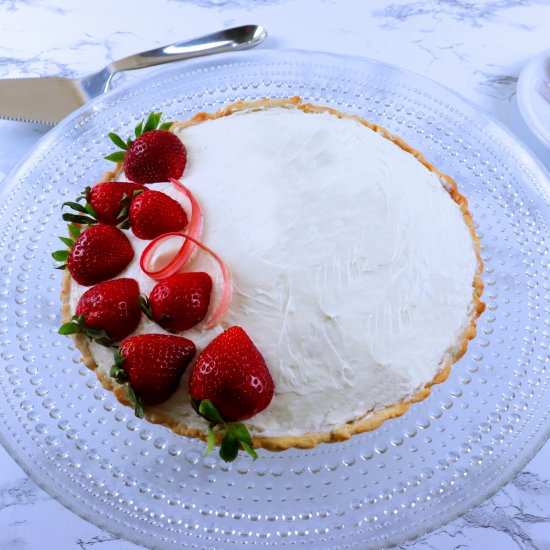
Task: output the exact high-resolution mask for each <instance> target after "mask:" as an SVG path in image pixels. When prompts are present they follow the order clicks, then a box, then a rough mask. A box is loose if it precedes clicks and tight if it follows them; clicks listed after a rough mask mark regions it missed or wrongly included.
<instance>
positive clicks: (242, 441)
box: [192, 399, 258, 462]
mask: <svg viewBox="0 0 550 550" xmlns="http://www.w3.org/2000/svg"><path fill="white" fill-rule="evenodd" d="M192 404H193V407H194V408H195V410H196V411H197V412H198V413H199V414H200V415H201V416H202V417H203V418H205V419H206V420H208V421H209V425H208V443H207V447H206V455H209V454H210V453H211V452H212V450H213V449H214V444H215V442H216V436H215V432H214V428H216V427H220V428H221V429H222V430H225V433H224V435H223V438H222V441H221V445H220V451H219V454H220V458H221V459H222V460H223V461H225V462H233V461H234V460H235V459H236V458H237V456H238V454H239V450H243V451H246V452H247V453H248V454H249V455H250V456H251V457H252V458H253V459H254V460H256V459H257V458H258V455H257V454H256V451H255V450H254V444H253V442H252V437H251V436H250V432H249V431H248V428H247V427H246V426H245V425H244V424H243V423H242V422H226V421H225V420H224V419H223V418H222V417H221V415H220V413H219V411H218V409H217V408H216V406H215V405H214V403H212V401H210V400H209V399H203V400H202V401H200V402H198V403H197V402H196V401H194V400H192Z"/></svg>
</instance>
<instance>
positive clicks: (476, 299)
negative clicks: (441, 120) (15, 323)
mask: <svg viewBox="0 0 550 550" xmlns="http://www.w3.org/2000/svg"><path fill="white" fill-rule="evenodd" d="M273 107H279V108H288V109H300V110H301V111H304V112H306V113H322V112H325V113H330V114H332V115H334V116H336V117H338V118H349V119H352V120H356V121H357V122H359V123H361V124H363V125H364V126H367V127H368V128H370V129H371V130H373V131H375V132H377V133H378V134H380V135H381V136H383V137H384V138H386V139H389V140H390V141H392V142H393V143H395V144H396V145H397V146H399V147H400V148H401V149H403V150H404V151H406V152H408V153H410V154H411V155H413V156H414V157H415V158H416V159H417V160H418V161H419V162H420V163H422V164H423V165H424V166H425V167H426V168H427V169H428V170H430V171H431V172H434V173H435V174H437V175H438V176H439V178H440V180H441V184H442V185H443V186H444V187H445V189H446V190H447V191H448V193H449V195H450V196H451V198H452V200H453V201H454V202H455V203H456V204H457V205H458V206H459V208H460V210H461V212H462V216H463V218H464V222H465V223H466V225H467V227H468V229H469V231H470V234H471V236H472V240H473V243H474V250H475V254H476V258H477V268H476V273H475V276H474V279H473V282H472V304H471V308H470V312H469V317H470V324H469V326H468V327H467V328H466V330H465V331H464V332H463V334H462V335H461V336H460V338H459V339H458V340H457V342H456V344H455V345H454V346H453V347H452V349H450V350H449V352H448V359H447V360H446V362H445V363H444V364H443V365H442V367H441V369H440V370H439V372H438V373H437V375H436V376H435V377H434V378H433V379H432V381H431V382H429V383H427V384H426V385H425V386H424V387H422V388H420V389H418V390H417V391H416V393H415V394H414V395H412V396H411V397H409V398H408V399H405V400H403V401H401V402H398V403H394V404H392V405H389V406H387V407H384V408H381V409H375V410H372V411H368V412H367V413H366V414H364V415H363V416H362V417H360V418H357V419H356V420H353V421H350V422H347V423H345V424H342V425H341V426H338V427H337V428H335V429H333V430H330V431H327V432H322V433H306V434H303V435H299V436H277V437H265V436H253V442H254V447H256V448H264V449H268V450H270V451H283V450H286V449H289V448H292V447H294V448H299V449H311V448H313V447H316V446H317V445H319V444H320V443H333V442H338V441H345V440H347V439H349V438H350V437H351V436H353V435H355V434H359V433H363V432H369V431H372V430H375V429H376V428H378V427H379V426H380V425H381V424H383V423H384V422H385V421H386V420H388V419H390V418H396V417H398V416H401V415H403V414H404V413H405V412H406V411H407V410H408V408H409V407H410V405H411V404H412V403H417V402H419V401H423V400H424V399H426V398H427V397H428V396H429V395H430V392H431V388H432V386H433V385H435V384H440V383H442V382H444V381H445V380H447V378H448V376H449V374H450V372H451V367H452V366H453V364H454V363H456V362H457V361H458V360H459V359H460V358H461V357H462V356H463V355H464V354H465V353H466V349H467V347H468V342H469V340H471V339H473V338H474V337H475V335H476V322H477V319H478V318H479V316H480V315H481V314H482V313H483V311H484V309H485V304H484V303H483V302H482V301H481V294H482V292H483V282H482V279H481V273H482V272H483V262H482V260H481V256H480V243H479V237H478V236H477V234H476V232H475V228H474V223H473V220H472V216H471V214H470V212H469V210H468V202H467V200H466V198H465V197H464V196H463V195H461V194H460V192H459V191H458V187H457V184H456V182H455V181H454V180H453V179H452V178H451V177H449V176H448V175H446V174H443V173H442V172H440V171H439V170H438V169H437V168H436V167H435V166H433V165H432V164H430V163H429V162H428V161H427V160H426V158H425V157H424V155H423V154H422V153H420V152H419V151H417V150H416V149H413V148H412V147H410V146H409V145H408V144H407V143H406V142H405V141H403V140H402V139H401V138H399V137H397V136H394V135H393V134H391V133H390V132H388V131H387V130H386V129H385V128H383V127H382V126H379V125H376V124H373V123H371V122H369V121H367V120H365V119H363V118H360V117H358V116H356V115H348V114H345V113H342V112H341V111H338V110H336V109H332V108H330V107H320V106H317V105H312V104H310V103H303V102H302V100H301V98H300V97H291V98H288V99H261V100H257V101H249V102H245V101H239V102H236V103H233V104H231V105H228V106H226V107H224V108H222V109H220V110H219V111H217V112H215V113H204V112H201V113H198V114H196V115H195V116H193V117H192V118H191V119H189V120H187V121H178V122H175V123H174V124H173V126H172V130H182V129H184V128H187V127H189V126H193V125H196V124H200V123H201V122H204V121H206V120H213V119H217V118H221V117H225V116H229V115H231V114H233V113H236V112H239V111H258V110H263V109H269V108H273ZM120 169H121V165H120V164H119V165H117V167H116V169H115V170H114V171H112V172H107V173H106V174H105V177H104V179H103V180H102V181H108V180H113V179H115V178H116V174H117V173H118V171H119V170H120ZM71 280H72V279H71V276H70V274H69V272H68V271H67V270H65V272H64V274H63V281H62V291H61V300H62V317H63V322H64V323H65V322H68V321H70V319H71V313H72V312H71V308H70V302H69V300H70V291H71ZM73 338H74V341H75V344H76V347H77V348H78V350H79V351H80V352H81V354H82V362H83V363H84V364H85V365H86V366H87V367H88V368H90V369H91V370H93V371H95V372H96V375H97V377H98V379H99V381H100V382H101V384H102V385H103V387H104V388H105V389H107V390H109V391H112V392H113V393H114V395H115V397H116V398H117V400H118V401H119V402H121V403H122V404H124V405H126V406H129V407H132V406H133V405H132V404H131V403H130V401H129V399H128V397H127V395H126V390H125V386H124V385H120V384H118V383H117V382H116V381H115V380H114V379H113V378H111V377H109V376H105V375H104V374H103V373H101V372H99V370H98V366H97V364H96V362H95V360H94V358H93V356H92V353H91V351H90V346H89V344H88V343H89V341H88V339H87V338H86V337H85V336H83V335H82V334H75V335H73ZM145 418H146V419H147V420H148V421H149V422H152V423H153V424H162V425H163V426H165V427H167V428H169V429H170V430H172V431H173V432H174V433H176V434H178V435H183V436H187V437H196V438H199V439H202V440H203V441H206V439H207V433H206V431H202V430H197V429H193V428H189V427H188V426H186V425H185V424H183V423H182V422H180V421H179V420H178V419H177V418H174V417H172V416H170V415H169V414H166V413H164V412H161V411H159V410H158V409H157V408H155V407H146V408H145ZM216 437H217V443H218V444H219V443H220V441H221V434H220V433H216Z"/></svg>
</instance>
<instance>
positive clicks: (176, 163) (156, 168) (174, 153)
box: [105, 113, 187, 183]
mask: <svg viewBox="0 0 550 550" xmlns="http://www.w3.org/2000/svg"><path fill="white" fill-rule="evenodd" d="M161 114H162V113H151V114H150V115H149V117H148V118H147V121H146V122H145V125H144V124H143V121H142V122H141V123H140V124H139V125H138V126H137V127H136V130H135V135H136V139H135V140H134V141H132V140H131V139H129V140H128V141H124V140H123V139H122V138H120V137H119V136H117V135H116V134H113V133H111V134H109V137H110V138H111V139H112V141H113V142H114V143H115V144H116V145H118V146H119V147H120V148H121V149H122V151H118V152H116V153H112V154H111V155H108V156H106V157H105V158H106V159H108V160H112V161H114V162H124V164H123V169H124V173H125V174H126V177H127V178H128V179H129V180H131V181H134V182H136V183H154V182H159V181H169V180H170V178H174V179H179V178H180V177H181V175H182V174H183V170H184V169H185V165H186V163H187V151H186V149H185V146H184V145H183V143H182V142H181V141H180V139H179V138H178V137H177V136H176V135H175V134H173V133H172V132H169V131H168V128H170V126H171V125H172V123H171V122H165V123H163V124H161V125H160V127H159V123H160V117H161ZM157 128H159V129H157Z"/></svg>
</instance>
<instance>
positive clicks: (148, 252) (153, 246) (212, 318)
mask: <svg viewBox="0 0 550 550" xmlns="http://www.w3.org/2000/svg"><path fill="white" fill-rule="evenodd" d="M172 237H181V238H183V239H185V240H184V242H183V244H182V245H181V248H180V249H179V251H178V252H177V253H176V255H175V256H174V258H173V259H172V260H170V262H168V264H167V265H166V266H165V267H164V268H162V269H161V270H159V271H152V270H151V269H149V266H150V265H151V262H152V259H153V256H154V255H155V252H156V251H157V250H158V248H159V246H160V245H161V244H162V243H163V242H164V241H165V240H167V239H170V238H172ZM188 242H191V243H192V245H193V246H198V247H199V248H201V249H202V250H204V251H205V252H207V253H208V254H210V255H211V256H212V257H213V258H214V260H216V262H217V263H218V265H219V266H220V271H221V274H222V294H221V299H220V302H219V304H218V305H217V307H216V309H214V311H213V312H212V313H211V314H210V315H209V317H208V319H207V320H206V328H207V329H211V328H213V327H215V326H216V325H217V324H218V322H219V320H220V319H221V318H222V317H223V316H224V315H225V312H226V311H227V310H228V309H229V305H230V304H231V297H232V296H233V285H232V284H231V277H230V275H229V269H228V268H227V266H226V265H225V264H224V263H223V261H222V260H221V258H220V257H219V256H218V255H217V254H216V253H215V252H214V251H213V250H211V249H210V248H208V247H207V246H206V245H204V244H202V243H201V242H200V241H198V240H197V239H195V237H193V236H192V235H188V234H187V233H177V232H176V233H165V234H164V235H160V237H157V238H156V239H153V240H152V241H151V242H150V243H149V244H148V245H147V246H146V247H145V250H144V251H143V253H142V254H141V258H140V266H141V269H143V271H144V272H145V273H147V275H149V274H150V273H154V274H155V276H154V277H153V279H157V280H159V279H164V278H166V277H169V276H170V275H172V274H173V273H176V271H177V269H179V268H181V267H182V266H183V264H184V263H185V261H186V260H185V261H183V262H182V261H181V257H182V256H183V253H182V251H183V250H184V249H186V245H187V243H188ZM186 250H188V248H187V249H186ZM189 255H190V253H189V254H188V255H187V258H189ZM175 258H179V259H178V260H177V263H178V268H177V269H176V270H173V266H174V265H175V263H176V262H175ZM187 258H186V259H187ZM168 267H170V269H167V268H168ZM165 271H169V274H168V275H164V276H163V277H160V276H159V274H160V273H161V272H165ZM149 276H152V275H149Z"/></svg>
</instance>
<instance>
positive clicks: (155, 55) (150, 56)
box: [108, 25, 267, 76]
mask: <svg viewBox="0 0 550 550" xmlns="http://www.w3.org/2000/svg"><path fill="white" fill-rule="evenodd" d="M266 37H267V32H266V30H265V29H264V28H263V27H261V26H259V25H244V26H242V27H234V28H231V29H226V30H223V31H219V32H216V33H213V34H208V35H206V36H201V37H200V38H195V39H193V40H189V41H187V42H176V43H175V44H169V45H167V46H162V47H161V48H155V49H154V50H148V51H146V52H141V53H138V54H135V55H130V56H129V57H125V58H124V59H119V60H118V61H113V62H112V63H110V64H109V66H108V69H109V72H110V73H111V76H112V75H113V74H115V73H117V72H119V71H131V70H134V69H143V68H145V67H151V66H153V65H160V64H162V63H169V62H171V61H182V60H185V59H192V58H194V57H199V56H204V55H212V54H216V53H223V52H228V51H237V50H244V49H247V48H252V47H254V46H256V45H257V44H259V43H260V42H263V41H264V40H265V38H266Z"/></svg>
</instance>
